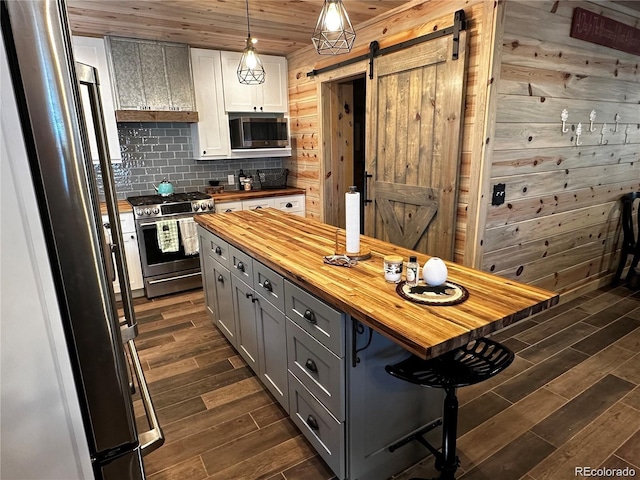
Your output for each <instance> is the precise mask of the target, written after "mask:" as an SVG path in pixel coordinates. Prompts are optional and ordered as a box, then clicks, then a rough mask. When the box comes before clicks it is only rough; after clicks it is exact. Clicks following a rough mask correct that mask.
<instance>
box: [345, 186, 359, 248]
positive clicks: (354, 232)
mask: <svg viewBox="0 0 640 480" xmlns="http://www.w3.org/2000/svg"><path fill="white" fill-rule="evenodd" d="M344 203H345V210H346V219H345V220H346V222H345V225H346V242H345V243H346V250H347V254H349V253H359V252H360V193H358V192H356V187H349V191H348V192H347V193H345V195H344Z"/></svg>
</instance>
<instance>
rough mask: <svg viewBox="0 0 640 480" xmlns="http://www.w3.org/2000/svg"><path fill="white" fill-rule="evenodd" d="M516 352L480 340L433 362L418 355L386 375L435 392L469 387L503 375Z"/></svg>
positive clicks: (388, 366) (392, 368)
mask: <svg viewBox="0 0 640 480" xmlns="http://www.w3.org/2000/svg"><path fill="white" fill-rule="evenodd" d="M513 358H514V356H513V352H512V351H511V350H509V349H508V348H506V347H504V346H503V345H501V344H499V343H498V342H494V341H493V340H490V339H488V338H480V339H478V340H474V341H472V342H469V343H467V344H466V345H464V346H463V347H460V348H456V349H455V350H451V351H450V352H447V353H444V354H442V355H440V356H438V357H435V358H432V359H430V360H422V359H421V358H418V357H416V356H415V355H412V356H410V357H409V358H407V359H406V360H403V361H401V362H399V363H396V364H395V365H387V366H386V367H385V370H386V371H387V373H389V374H391V375H393V376H394V377H397V378H399V379H401V380H405V381H407V382H411V383H415V384H417V385H422V386H424V387H432V388H446V387H453V388H458V387H466V386H468V385H473V384H474V383H480V382H482V381H484V380H486V379H488V378H491V377H493V376H494V375H496V374H498V373H500V372H501V371H502V370H504V369H505V368H507V367H508V366H509V365H511V362H513Z"/></svg>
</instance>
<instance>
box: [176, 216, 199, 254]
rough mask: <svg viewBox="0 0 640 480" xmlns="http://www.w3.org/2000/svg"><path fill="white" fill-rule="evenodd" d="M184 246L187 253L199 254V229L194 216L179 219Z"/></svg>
mask: <svg viewBox="0 0 640 480" xmlns="http://www.w3.org/2000/svg"><path fill="white" fill-rule="evenodd" d="M178 226H179V227H180V236H181V237H182V246H183V247H184V254H185V255H197V253H198V230H197V227H196V222H194V221H193V218H181V219H180V220H178Z"/></svg>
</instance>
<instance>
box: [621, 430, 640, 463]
mask: <svg viewBox="0 0 640 480" xmlns="http://www.w3.org/2000/svg"><path fill="white" fill-rule="evenodd" d="M638 428H640V425H638ZM616 456H618V457H620V458H621V459H622V460H624V461H625V462H627V463H629V464H631V465H634V466H635V467H636V468H638V467H640V430H638V431H637V432H636V433H635V434H634V435H633V436H632V437H631V438H630V439H629V440H627V441H626V442H625V443H624V445H622V446H621V447H620V448H619V449H618V450H616Z"/></svg>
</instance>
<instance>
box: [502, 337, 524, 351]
mask: <svg viewBox="0 0 640 480" xmlns="http://www.w3.org/2000/svg"><path fill="white" fill-rule="evenodd" d="M500 343H502V345H504V346H505V347H507V348H508V349H509V350H511V351H512V352H513V353H518V352H520V351H522V350H524V349H525V348H527V347H529V346H530V345H529V344H528V343H525V342H523V341H521V340H518V339H517V338H516V337H511V338H507V339H506V340H504V341H503V342H500Z"/></svg>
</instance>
